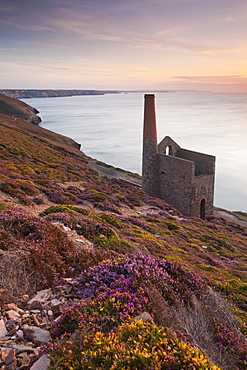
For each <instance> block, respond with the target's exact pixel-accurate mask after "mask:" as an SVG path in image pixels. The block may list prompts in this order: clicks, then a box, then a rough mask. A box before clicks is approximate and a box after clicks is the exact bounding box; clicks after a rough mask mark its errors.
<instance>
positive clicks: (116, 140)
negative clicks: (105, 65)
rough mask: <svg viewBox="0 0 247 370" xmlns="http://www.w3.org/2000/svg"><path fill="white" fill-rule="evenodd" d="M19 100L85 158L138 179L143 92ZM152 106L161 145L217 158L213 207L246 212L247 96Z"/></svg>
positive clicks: (178, 98)
mask: <svg viewBox="0 0 247 370" xmlns="http://www.w3.org/2000/svg"><path fill="white" fill-rule="evenodd" d="M145 93H153V92H152V91H151V92H150V91H147V92H145ZM22 100H23V101H24V102H26V103H27V104H29V105H31V106H33V107H35V108H37V109H38V110H39V112H40V114H39V115H40V117H41V118H42V123H41V124H40V126H42V127H44V128H46V129H49V130H51V131H53V132H56V133H59V134H62V135H66V136H69V137H71V138H72V139H74V140H75V141H76V142H78V143H80V144H81V150H82V151H83V152H84V153H85V154H87V155H89V156H90V157H92V158H96V159H97V160H99V161H102V162H105V163H108V164H110V165H113V166H115V167H119V168H122V169H125V170H128V171H132V172H135V173H138V174H141V161H142V130H143V107H144V93H142V92H131V93H119V94H105V95H89V96H88V95H82V96H73V97H61V98H60V97H56V98H33V99H22ZM155 101H156V121H157V128H158V138H159V141H161V140H162V139H163V137H165V136H170V137H172V139H173V140H174V141H176V142H177V143H178V144H179V145H180V146H181V147H182V148H185V149H189V150H194V151H197V152H201V153H206V154H210V155H214V156H216V179H215V202H214V203H215V206H217V207H220V208H224V209H227V210H231V211H243V212H247V94H246V93H234V94H232V93H212V92H188V91H186V92H156V93H155Z"/></svg>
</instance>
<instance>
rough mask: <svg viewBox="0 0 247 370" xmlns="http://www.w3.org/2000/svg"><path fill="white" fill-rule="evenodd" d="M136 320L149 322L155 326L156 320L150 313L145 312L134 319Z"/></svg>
mask: <svg viewBox="0 0 247 370" xmlns="http://www.w3.org/2000/svg"><path fill="white" fill-rule="evenodd" d="M134 320H142V321H148V322H150V323H151V324H154V320H153V318H152V316H151V315H150V314H149V313H148V312H143V313H142V314H140V315H139V316H136V317H135V318H134Z"/></svg>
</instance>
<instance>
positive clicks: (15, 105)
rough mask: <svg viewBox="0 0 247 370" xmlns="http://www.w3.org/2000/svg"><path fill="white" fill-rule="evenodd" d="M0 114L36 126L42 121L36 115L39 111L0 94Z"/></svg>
mask: <svg viewBox="0 0 247 370" xmlns="http://www.w3.org/2000/svg"><path fill="white" fill-rule="evenodd" d="M0 113H1V114H6V115H8V116H13V117H16V118H22V119H24V120H25V121H28V122H31V123H34V124H35V125H38V124H39V123H40V122H41V121H42V120H41V118H40V117H39V116H37V114H38V113H39V111H38V110H37V109H36V108H33V107H31V106H30V105H28V104H26V103H24V102H22V101H20V100H17V99H15V98H12V97H9V96H6V95H3V94H0Z"/></svg>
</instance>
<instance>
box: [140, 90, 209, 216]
mask: <svg viewBox="0 0 247 370" xmlns="http://www.w3.org/2000/svg"><path fill="white" fill-rule="evenodd" d="M154 99H155V96H154V95H151V94H148V95H145V105H144V131H143V165H142V188H143V190H144V191H145V192H146V193H147V194H149V195H150V196H153V197H158V198H161V199H163V200H165V201H166V202H167V203H169V204H171V206H173V207H174V208H176V209H177V210H178V211H180V212H181V213H182V214H184V215H185V216H188V217H201V218H202V219H204V218H205V217H207V216H210V215H212V214H213V201H214V177H215V157H214V156H212V155H207V154H203V153H198V152H194V151H191V150H187V149H183V148H181V147H180V146H179V145H178V144H177V143H176V142H175V141H174V140H172V139H171V138H170V137H169V136H166V137H165V138H164V139H163V140H162V141H161V142H160V143H159V144H158V143H157V134H156V132H157V131H156V118H155V104H154ZM152 110H154V112H152ZM146 111H147V112H148V114H147V113H146Z"/></svg>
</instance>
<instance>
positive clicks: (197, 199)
mask: <svg viewBox="0 0 247 370" xmlns="http://www.w3.org/2000/svg"><path fill="white" fill-rule="evenodd" d="M203 198H204V199H205V215H206V216H210V215H212V214H213V202H214V175H201V176H196V177H195V178H194V180H193V184H192V203H191V215H192V217H201V214H200V204H201V200H202V199H203Z"/></svg>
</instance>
